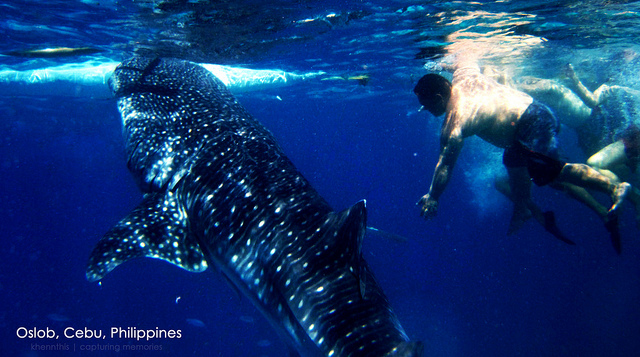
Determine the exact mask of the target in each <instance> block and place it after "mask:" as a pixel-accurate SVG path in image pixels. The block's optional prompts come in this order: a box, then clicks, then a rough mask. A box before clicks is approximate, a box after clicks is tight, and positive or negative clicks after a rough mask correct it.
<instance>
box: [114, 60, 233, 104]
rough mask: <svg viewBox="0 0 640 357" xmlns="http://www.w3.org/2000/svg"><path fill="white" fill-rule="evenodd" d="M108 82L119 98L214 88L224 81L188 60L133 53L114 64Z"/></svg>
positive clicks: (169, 94) (174, 93)
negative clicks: (138, 55) (126, 59)
mask: <svg viewBox="0 0 640 357" xmlns="http://www.w3.org/2000/svg"><path fill="white" fill-rule="evenodd" d="M109 86H110V88H111V90H112V91H113V93H114V95H115V96H116V98H120V97H123V96H127V95H131V94H134V93H145V92H146V93H154V94H158V95H164V96H173V95H177V94H178V93H187V92H189V91H194V90H197V91H200V92H202V91H208V90H213V91H215V90H219V89H220V87H221V86H223V85H222V84H221V83H219V81H217V79H216V77H215V76H213V75H212V74H211V73H209V72H208V71H207V70H205V69H204V68H202V67H200V66H194V65H193V64H190V63H189V62H185V61H166V60H163V59H161V58H157V57H156V58H149V57H134V58H132V59H130V60H128V61H125V62H123V63H121V64H120V65H119V66H118V67H117V68H116V70H115V71H114V74H113V76H112V77H111V78H110V79H109Z"/></svg>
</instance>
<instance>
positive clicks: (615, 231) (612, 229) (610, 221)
mask: <svg viewBox="0 0 640 357" xmlns="http://www.w3.org/2000/svg"><path fill="white" fill-rule="evenodd" d="M604 226H605V228H607V231H609V234H611V244H613V249H615V250H616V253H618V254H620V253H622V242H621V240H620V227H618V215H617V214H611V215H609V216H608V217H607V222H605V224H604Z"/></svg>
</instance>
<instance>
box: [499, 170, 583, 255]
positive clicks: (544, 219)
mask: <svg viewBox="0 0 640 357" xmlns="http://www.w3.org/2000/svg"><path fill="white" fill-rule="evenodd" d="M495 187H496V189H497V190H498V191H499V192H500V193H502V194H503V195H504V196H505V197H507V198H508V199H510V200H511V201H512V202H515V201H514V199H513V196H512V194H511V187H509V181H508V180H506V178H498V179H496V182H495ZM529 202H530V204H529V206H528V209H529V211H530V212H531V214H532V217H533V218H535V220H536V221H537V222H538V223H539V224H540V225H541V226H542V227H544V229H545V230H546V231H547V232H549V233H551V234H552V235H553V236H554V237H556V238H558V239H559V240H561V241H563V242H565V243H567V244H570V245H575V243H574V242H573V241H572V240H570V239H568V238H566V237H565V235H564V234H563V233H562V232H561V231H560V228H558V226H557V224H556V219H555V215H554V214H553V212H552V211H547V212H542V210H541V209H540V208H539V207H538V206H537V205H536V204H535V203H533V201H531V200H530V201H529ZM511 233H513V232H511Z"/></svg>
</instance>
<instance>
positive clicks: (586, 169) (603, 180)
mask: <svg viewBox="0 0 640 357" xmlns="http://www.w3.org/2000/svg"><path fill="white" fill-rule="evenodd" d="M556 182H558V183H570V184H574V185H576V186H579V187H582V188H585V189H592V190H597V191H601V192H605V193H607V194H609V195H610V196H611V200H612V201H613V204H612V205H611V208H609V211H608V214H613V213H614V212H615V211H616V210H617V209H618V208H619V207H620V205H621V204H622V202H624V199H625V198H626V197H627V195H628V194H629V192H630V191H631V185H629V184H628V183H626V182H615V181H613V180H612V179H610V178H609V177H606V176H604V175H602V174H601V173H600V172H598V170H596V169H594V168H592V167H591V166H588V165H585V164H566V165H564V167H563V168H562V171H561V172H560V175H559V176H558V177H557V178H556Z"/></svg>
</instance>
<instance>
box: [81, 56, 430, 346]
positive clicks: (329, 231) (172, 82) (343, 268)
mask: <svg viewBox="0 0 640 357" xmlns="http://www.w3.org/2000/svg"><path fill="white" fill-rule="evenodd" d="M110 84H111V87H112V90H113V92H114V93H115V95H116V97H117V98H118V108H119V110H120V112H121V114H122V119H123V124H124V132H125V139H126V145H127V153H128V157H129V159H128V166H129V169H130V170H131V171H132V172H133V174H134V176H135V177H136V178H137V180H138V182H139V184H140V187H141V188H142V190H143V191H144V192H145V193H146V195H145V198H144V200H143V202H142V203H141V204H140V206H138V207H137V208H136V209H135V210H134V211H133V212H132V213H131V214H130V215H129V216H128V217H126V218H124V219H123V220H122V221H120V223H118V224H117V225H116V226H115V227H114V228H113V229H112V230H111V231H109V232H108V233H107V234H106V235H105V236H104V237H103V238H102V239H101V241H100V242H99V243H98V245H97V247H96V248H95V250H94V252H93V253H92V255H91V258H90V261H89V267H88V269H87V277H88V279H89V280H91V281H95V280H99V279H101V278H102V277H104V275H105V274H107V273H108V272H109V271H111V270H112V269H114V268H115V267H116V266H117V265H118V264H120V263H122V262H124V261H127V260H129V259H132V258H135V257H152V258H158V259H163V260H166V261H169V262H171V263H173V264H175V265H178V266H180V267H182V268H185V269H188V270H191V271H203V270H205V269H207V267H208V266H210V265H215V266H216V267H217V268H218V269H219V270H220V271H222V272H223V274H225V275H226V276H227V277H228V278H229V280H230V281H231V282H232V283H233V284H234V285H235V286H236V287H237V288H238V289H240V290H241V291H242V292H244V293H245V294H246V295H247V296H248V297H249V298H250V299H251V300H252V301H253V302H254V303H255V304H256V306H257V307H258V308H259V309H260V310H261V311H262V312H263V313H264V314H265V316H266V317H267V318H268V319H269V320H270V321H271V322H272V323H273V325H274V326H276V327H277V328H278V329H279V330H280V331H281V332H283V335H284V336H287V337H288V342H289V343H290V345H291V346H292V347H293V348H295V349H296V350H297V351H298V352H300V353H301V354H302V355H305V356H418V355H420V353H421V345H420V344H419V343H412V342H409V341H408V338H407V336H406V335H405V333H404V331H403V330H402V327H401V326H400V324H399V322H398V321H397V318H396V317H395V315H394V313H393V312H392V310H391V307H390V305H389V303H388V301H387V299H386V297H385V295H384V293H383V292H382V290H381V289H380V287H379V286H378V285H377V283H376V282H375V279H374V277H373V274H372V273H371V271H370V269H369V267H368V266H367V264H366V262H365V261H364V260H363V259H362V254H361V244H362V238H363V236H364V232H365V224H366V210H365V206H364V202H360V203H358V204H356V205H354V206H353V207H351V208H350V209H348V210H345V211H343V212H341V213H336V212H334V211H333V210H332V209H331V208H330V206H329V205H328V204H327V202H326V201H325V200H324V199H322V197H320V195H319V194H318V193H317V192H316V191H315V190H314V189H313V188H312V187H311V186H310V184H309V183H308V182H307V181H306V180H305V179H304V178H303V177H302V175H301V174H300V173H299V172H298V171H297V170H296V169H295V167H294V166H293V164H292V163H291V162H290V161H289V159H287V157H286V156H285V155H284V153H283V152H282V150H281V149H280V148H279V146H278V145H277V143H276V142H275V140H274V138H273V136H272V135H271V133H269V132H268V131H267V130H266V129H265V128H264V127H263V126H262V125H261V124H260V123H258V122H257V121H256V120H255V119H254V118H253V117H252V116H251V115H250V114H249V113H247V112H246V110H245V109H244V108H243V107H242V106H241V105H240V104H239V103H238V102H237V101H236V99H235V98H234V97H233V96H232V95H231V94H230V93H229V92H228V91H227V89H226V88H225V87H224V86H223V85H222V84H221V83H220V82H219V81H218V80H217V79H216V78H215V77H213V76H212V75H211V74H210V73H208V72H207V71H206V70H204V69H203V68H201V67H199V66H197V65H194V64H192V63H189V62H185V61H177V60H164V59H155V60H154V59H147V58H134V59H132V60H129V61H127V62H124V63H123V64H121V65H120V66H119V67H118V68H117V69H116V71H115V72H114V76H113V78H112V80H111V82H110Z"/></svg>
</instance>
